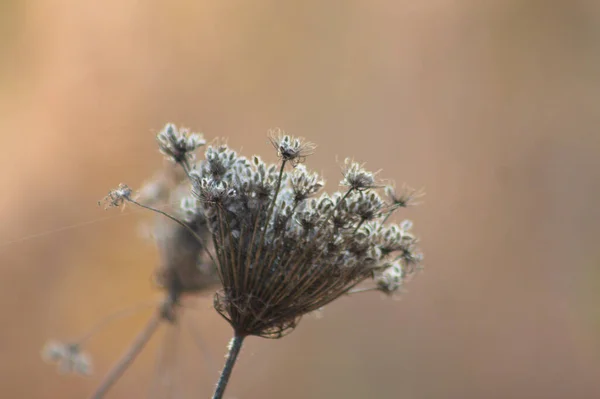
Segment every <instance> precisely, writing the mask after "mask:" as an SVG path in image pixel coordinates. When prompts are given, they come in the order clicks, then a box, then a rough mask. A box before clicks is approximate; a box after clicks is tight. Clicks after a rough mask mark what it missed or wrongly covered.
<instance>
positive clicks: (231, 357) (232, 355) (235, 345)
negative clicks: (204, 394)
mask: <svg viewBox="0 0 600 399" xmlns="http://www.w3.org/2000/svg"><path fill="white" fill-rule="evenodd" d="M244 338H245V336H243V335H239V334H237V333H236V334H234V336H233V338H232V339H231V342H230V343H229V352H228V353H227V360H226V361H225V367H223V371H222V372H221V377H219V382H217V389H216V390H215V394H214V395H213V399H222V398H223V394H224V393H225V388H227V383H228V382H229V377H231V372H232V371H233V366H234V365H235V362H236V360H237V357H238V355H239V354H240V349H241V348H242V343H243V342H244Z"/></svg>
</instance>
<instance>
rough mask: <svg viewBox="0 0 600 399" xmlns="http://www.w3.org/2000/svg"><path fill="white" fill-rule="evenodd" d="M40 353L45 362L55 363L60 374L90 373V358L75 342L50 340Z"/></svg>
mask: <svg viewBox="0 0 600 399" xmlns="http://www.w3.org/2000/svg"><path fill="white" fill-rule="evenodd" d="M41 354H42V359H44V360H45V361H46V362H48V363H54V364H57V365H58V371H59V373H61V374H68V373H75V374H82V375H90V374H92V362H91V359H90V357H89V356H88V355H87V354H86V353H84V352H82V351H81V348H80V347H79V345H77V344H71V343H63V342H58V341H50V342H48V343H46V345H45V346H44V348H43V349H42V353H41Z"/></svg>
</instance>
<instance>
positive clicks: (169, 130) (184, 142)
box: [156, 123, 206, 163]
mask: <svg viewBox="0 0 600 399" xmlns="http://www.w3.org/2000/svg"><path fill="white" fill-rule="evenodd" d="M156 139H157V141H158V148H159V149H160V152H161V153H163V154H164V155H165V157H166V158H167V159H168V160H170V161H172V162H175V163H185V162H188V161H192V160H193V159H194V151H196V150H197V149H198V148H199V147H201V146H203V145H205V144H206V141H205V140H204V139H203V138H202V135H201V134H199V133H192V132H190V130H189V129H186V128H177V127H176V126H175V125H174V124H172V123H167V124H166V125H165V127H164V128H163V130H161V131H160V132H159V133H158V135H157V136H156Z"/></svg>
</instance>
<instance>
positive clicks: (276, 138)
mask: <svg viewBox="0 0 600 399" xmlns="http://www.w3.org/2000/svg"><path fill="white" fill-rule="evenodd" d="M269 140H270V141H271V144H272V145H273V147H275V149H276V150H277V155H278V156H279V157H280V158H281V159H283V160H285V161H289V162H291V163H292V164H293V165H298V164H299V163H302V162H304V160H305V159H306V157H307V156H309V155H312V154H313V152H314V151H315V148H317V146H316V145H315V144H314V143H311V142H309V141H305V140H304V139H302V138H300V137H292V136H289V135H287V134H285V132H284V131H283V130H281V129H273V130H271V131H270V132H269Z"/></svg>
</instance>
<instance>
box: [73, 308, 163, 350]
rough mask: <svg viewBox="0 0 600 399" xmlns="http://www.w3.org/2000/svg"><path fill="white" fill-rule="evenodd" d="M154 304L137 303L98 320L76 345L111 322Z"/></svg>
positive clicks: (81, 343)
mask: <svg viewBox="0 0 600 399" xmlns="http://www.w3.org/2000/svg"><path fill="white" fill-rule="evenodd" d="M156 303H157V302H156V301H152V302H147V303H138V304H135V305H133V306H129V307H127V308H125V309H121V310H118V311H116V312H115V313H112V314H110V315H108V316H106V317H105V318H104V319H102V320H100V322H98V323H97V324H96V325H95V326H93V327H92V328H90V329H89V330H88V331H87V332H86V333H85V334H83V335H82V336H81V337H80V338H79V339H78V340H77V344H78V345H83V343H84V342H86V341H87V340H88V339H90V338H91V337H92V336H94V335H95V334H96V333H98V332H99V331H101V330H102V329H104V328H105V327H106V326H107V325H109V324H110V323H112V322H113V321H116V320H119V319H122V318H125V317H127V316H132V315H134V314H136V313H138V312H139V311H140V310H142V309H145V308H148V307H150V306H153V305H154V306H156Z"/></svg>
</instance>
